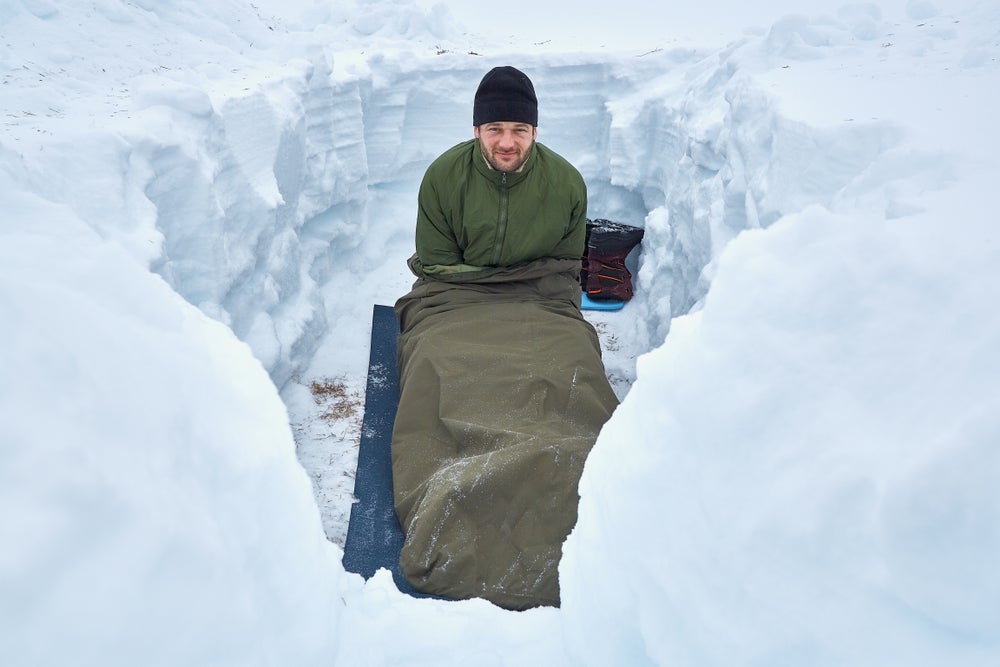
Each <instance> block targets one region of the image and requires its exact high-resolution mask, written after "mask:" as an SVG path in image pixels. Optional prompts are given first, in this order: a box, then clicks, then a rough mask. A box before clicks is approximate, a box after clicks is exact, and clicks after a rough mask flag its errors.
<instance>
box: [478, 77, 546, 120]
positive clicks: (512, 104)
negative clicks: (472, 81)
mask: <svg viewBox="0 0 1000 667" xmlns="http://www.w3.org/2000/svg"><path fill="white" fill-rule="evenodd" d="M503 121H508V122H511V123H528V124H529V125H532V126H536V127H537V126H538V98H536V97H535V87H534V86H532V85H531V79H529V78H528V77H527V76H526V75H525V74H524V72H522V71H520V70H518V69H515V68H513V67H494V68H493V69H491V70H490V71H489V72H487V73H486V76H484V77H483V80H482V81H480V82H479V89H478V90H476V102H475V104H474V105H473V107H472V124H473V125H474V126H477V127H478V126H479V125H482V124H484V123H495V122H503Z"/></svg>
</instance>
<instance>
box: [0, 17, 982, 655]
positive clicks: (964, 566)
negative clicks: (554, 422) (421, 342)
mask: <svg viewBox="0 0 1000 667" xmlns="http://www.w3.org/2000/svg"><path fill="white" fill-rule="evenodd" d="M508 64H509V65H514V66H516V67H519V68H520V69H522V70H524V71H525V72H526V73H527V74H528V75H529V76H530V77H531V78H532V80H533V81H534V84H535V87H536V90H537V92H538V96H539V104H540V124H539V125H540V127H539V140H540V141H542V142H543V143H545V144H547V145H548V146H550V147H551V148H554V149H555V150H557V151H558V152H560V153H561V154H563V155H564V156H566V157H567V158H568V159H570V160H571V161H572V162H573V163H574V164H575V165H577V167H578V168H579V169H580V171H581V172H582V173H583V175H584V177H585V179H586V181H587V184H588V187H589V190H590V211H589V212H590V216H591V217H595V218H596V217H601V218H609V219H613V220H617V221H620V222H625V223H628V224H632V225H636V226H640V227H643V228H644V229H645V238H644V240H643V243H642V246H641V252H639V253H638V254H637V256H636V257H635V258H634V260H633V261H634V268H635V285H636V296H635V298H634V299H633V300H632V301H630V302H629V303H628V304H627V305H626V307H625V308H624V309H623V310H622V311H620V312H618V313H594V312H591V313H588V317H589V318H590V319H591V320H592V321H593V322H594V324H595V326H596V327H597V328H598V330H599V332H600V334H601V339H602V343H603V346H604V353H605V361H606V365H607V369H608V374H609V377H610V378H611V380H612V382H613V386H614V387H615V389H616V391H617V392H618V394H619V396H620V397H621V398H622V399H623V401H622V404H621V406H620V407H619V409H618V411H617V412H616V413H615V415H614V416H613V417H612V419H611V421H610V422H609V423H608V424H607V426H606V427H605V429H604V431H603V432H602V433H601V436H600V438H599V440H598V443H597V446H596V447H595V449H594V451H593V453H592V455H591V457H590V459H589V460H588V462H587V467H586V470H585V474H584V478H583V480H582V482H581V488H580V494H581V502H580V518H579V523H578V524H577V526H576V529H575V530H574V532H573V534H572V535H571V536H570V538H569V539H568V541H567V543H566V545H565V556H564V558H563V562H562V566H561V570H560V580H561V586H562V591H563V605H562V607H561V608H560V609H548V608H546V609H535V610H531V611H528V612H522V613H514V612H507V611H503V610H500V609H498V608H496V607H493V606H492V605H490V604H489V603H486V602H484V601H482V600H471V601H466V602H443V601H435V600H423V599H421V600H418V599H414V598H410V597H407V596H404V595H402V594H400V593H398V592H397V591H396V589H395V587H394V585H393V584H392V581H391V578H390V577H389V576H388V574H387V573H386V572H384V571H383V572H380V573H379V574H378V575H376V576H375V577H374V578H373V579H371V580H369V581H368V582H365V581H363V580H362V579H361V578H360V577H358V576H356V575H354V574H349V573H346V572H345V571H344V569H343V567H342V565H341V563H340V558H341V555H342V554H341V546H340V545H342V544H343V539H344V535H345V533H346V527H347V518H348V516H349V513H350V506H351V502H352V496H351V494H352V490H353V470H354V465H355V464H356V457H357V437H358V432H359V429H360V419H361V410H362V406H363V400H364V396H363V393H364V386H365V375H366V372H367V361H368V337H369V333H370V321H371V310H372V306H373V304H376V303H381V304H391V303H392V302H393V301H394V300H395V299H396V298H397V297H398V296H400V295H401V294H403V293H404V292H405V291H406V290H407V289H408V288H409V285H410V283H411V281H412V276H410V275H409V272H408V270H407V269H406V266H405V260H406V258H407V257H408V256H409V255H410V253H411V252H412V251H413V222H414V202H415V196H416V187H417V184H418V183H419V180H420V177H421V175H422V173H423V170H424V168H425V167H426V166H427V164H428V163H429V162H430V161H431V160H432V159H433V158H434V157H436V156H437V155H438V154H439V153H440V152H442V151H443V150H445V149H446V148H448V147H450V146H451V145H453V144H455V143H457V142H458V141H461V140H463V139H466V138H468V137H470V136H471V132H472V128H471V106H472V97H473V94H474V91H475V88H476V85H477V84H478V82H479V79H480V78H481V77H482V75H483V74H484V73H485V72H486V71H488V70H489V69H490V68H491V67H493V66H496V65H508ZM0 113H2V116H0V210H2V213H0V322H2V323H3V326H2V327H0V378H2V381H0V543H2V544H3V549H2V550H0V663H2V664H4V665H16V666H21V665H24V666H27V665H67V664H74V665H136V664H143V665H161V664H162V665H201V664H213V665H255V664H260V665H312V664H316V665H330V664H339V665H526V664H530V665H534V664H538V665H541V664H544V665H601V666H604V665H741V664H747V665H750V664H753V665H779V664H789V665H834V664H837V665H841V664H850V665H886V664H905V665H995V664H998V663H1000V569H998V568H997V567H996V563H998V562H1000V382H998V380H997V379H998V378H1000V312H998V310H997V308H996V306H995V304H996V302H997V298H998V295H1000V239H998V233H997V215H996V212H995V208H996V202H995V194H996V190H997V183H998V181H1000V132H998V130H997V128H996V118H998V117H1000V5H997V3H996V2H992V1H985V0H984V1H979V2H977V1H976V0H969V1H967V2H962V1H959V0H956V1H931V0H909V1H906V2H904V1H889V0H879V1H878V2H873V3H863V4H840V3H837V2H832V1H826V0H824V1H822V2H819V3H811V4H809V6H808V8H803V7H802V3H793V2H790V1H787V2H786V1H785V0H767V1H766V2H763V3H735V2H732V0H705V1H704V2H699V3H693V4H690V3H689V5H688V6H684V7H682V8H679V7H672V6H670V5H669V4H663V3H661V4H660V5H656V6H653V5H650V4H649V3H643V2H638V0H625V2H617V3H612V4H610V5H609V4H608V3H597V2H591V1H589V0H586V1H583V2H581V3H575V4H574V5H573V7H572V9H567V8H566V7H564V6H562V5H552V4H550V5H544V4H541V5H539V3H528V2H521V1H520V0H515V1H513V2H512V3H508V5H507V6H506V7H505V8H504V9H503V10H502V11H499V10H497V8H496V7H489V6H486V5H483V6H479V5H473V4H470V3H457V2H456V3H434V2H432V1H426V0H419V1H414V0H396V1H392V0H373V1H367V2H362V1H354V2H336V3H332V2H315V3H314V2H310V1H307V0H286V1H283V2H278V1H277V0H255V2H253V3H251V2H244V1H241V0H220V1H218V2H213V3H201V2H196V1H195V0H157V1H155V2H153V1H151V0H131V1H129V2H125V1H122V0H89V1H87V2H80V1H72V2H62V3H56V2H53V1H51V0H7V1H5V2H3V3H0Z"/></svg>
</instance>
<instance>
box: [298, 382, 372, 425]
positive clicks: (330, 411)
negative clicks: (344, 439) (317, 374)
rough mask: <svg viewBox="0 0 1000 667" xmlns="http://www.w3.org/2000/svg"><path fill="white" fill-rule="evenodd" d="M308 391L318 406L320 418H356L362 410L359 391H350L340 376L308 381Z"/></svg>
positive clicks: (331, 419)
mask: <svg viewBox="0 0 1000 667" xmlns="http://www.w3.org/2000/svg"><path fill="white" fill-rule="evenodd" d="M309 392H310V393H311V394H312V397H313V401H315V402H316V405H317V406H319V408H320V414H319V417H320V419H324V420H326V421H339V420H344V419H357V418H359V417H360V415H361V412H362V410H363V405H362V398H361V395H360V393H359V392H357V391H350V390H348V388H347V385H346V384H345V383H344V380H343V379H342V378H322V379H319V380H313V381H312V382H310V383H309Z"/></svg>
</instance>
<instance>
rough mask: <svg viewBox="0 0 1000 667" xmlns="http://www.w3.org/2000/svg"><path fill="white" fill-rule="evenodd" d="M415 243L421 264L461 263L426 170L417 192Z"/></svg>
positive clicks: (452, 235) (457, 249)
mask: <svg viewBox="0 0 1000 667" xmlns="http://www.w3.org/2000/svg"><path fill="white" fill-rule="evenodd" d="M416 246H417V257H419V258H420V261H421V263H422V264H423V265H424V266H425V267H431V266H438V265H453V264H461V263H462V259H463V254H462V249H461V248H460V247H459V245H458V240H457V238H456V236H455V231H454V229H453V228H452V225H451V220H449V219H448V215H447V214H446V213H445V209H444V206H443V205H442V203H441V197H440V194H439V192H438V191H437V188H436V187H435V186H434V180H433V176H432V173H431V171H430V170H428V172H427V173H426V174H424V178H423V181H421V183H420V190H419V192H418V194H417V232H416Z"/></svg>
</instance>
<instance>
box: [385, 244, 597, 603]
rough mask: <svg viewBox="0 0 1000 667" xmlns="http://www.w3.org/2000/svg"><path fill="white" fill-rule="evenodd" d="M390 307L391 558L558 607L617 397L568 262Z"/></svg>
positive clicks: (428, 284) (538, 264)
mask: <svg viewBox="0 0 1000 667" xmlns="http://www.w3.org/2000/svg"><path fill="white" fill-rule="evenodd" d="M410 266H411V269H413V271H414V273H415V274H416V275H417V276H418V280H417V282H416V283H415V284H414V287H413V289H412V290H411V291H410V292H409V293H408V294H407V295H405V296H404V297H402V298H400V299H399V301H397V302H396V312H397V315H398V316H399V320H400V330H401V335H400V341H399V349H398V356H399V359H398V361H399V379H400V400H399V410H398V412H397V414H396V421H395V426H394V428H393V436H392V470H393V492H394V498H395V504H396V513H397V515H398V517H399V520H400V523H401V525H402V527H403V532H404V534H405V542H404V544H403V549H402V553H401V556H400V564H401V566H402V570H403V572H404V573H405V574H406V576H407V578H408V579H409V581H410V582H411V583H412V584H413V586H414V587H415V588H416V589H417V590H420V591H423V592H425V593H431V594H436V595H441V596H444V597H449V598H455V599H465V598H470V597H481V598H486V599H487V600H490V601H492V602H493V603H495V604H497V605H500V606H502V607H505V608H509V609H527V608H530V607H535V606H539V605H555V606H558V604H559V579H558V565H559V559H560V557H561V555H562V543H563V541H564V540H565V539H566V536H567V535H568V534H569V532H570V531H571V530H572V528H573V526H574V525H575V523H576V516H577V514H576V512H577V503H578V498H579V497H578V494H577V486H578V483H579V479H580V474H581V472H582V470H583V464H584V461H585V460H586V457H587V454H588V452H589V451H590V449H591V447H592V446H593V444H594V441H595V440H596V438H597V434H598V432H599V431H600V429H601V427H602V426H603V425H604V423H605V422H606V421H607V420H608V418H609V417H610V416H611V413H612V411H613V410H614V408H615V406H616V405H617V399H616V397H615V395H614V392H613V391H612V389H611V386H610V385H609V383H608V380H607V377H606V375H605V371H604V365H603V363H602V361H601V352H600V343H599V341H598V337H597V333H596V332H595V331H594V328H593V327H592V326H591V325H590V323H589V322H587V321H586V320H585V319H584V318H583V317H582V316H581V314H580V310H579V304H580V294H581V290H580V283H579V267H580V262H579V261H573V260H558V259H541V260H536V261H534V262H530V263H528V264H525V265H522V266H519V267H514V268H499V269H483V270H480V271H473V272H467V273H464V274H461V275H459V276H447V277H446V279H426V278H421V277H420V276H421V275H422V274H421V270H420V265H419V261H418V260H416V259H415V258H414V259H411V261H410Z"/></svg>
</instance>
